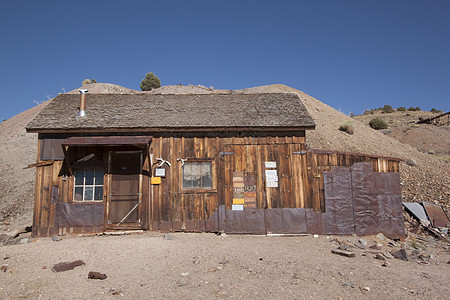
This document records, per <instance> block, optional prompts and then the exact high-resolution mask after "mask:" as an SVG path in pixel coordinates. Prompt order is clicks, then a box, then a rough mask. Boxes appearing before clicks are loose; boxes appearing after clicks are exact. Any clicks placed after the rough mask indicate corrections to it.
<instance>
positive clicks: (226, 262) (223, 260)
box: [219, 259, 261, 265]
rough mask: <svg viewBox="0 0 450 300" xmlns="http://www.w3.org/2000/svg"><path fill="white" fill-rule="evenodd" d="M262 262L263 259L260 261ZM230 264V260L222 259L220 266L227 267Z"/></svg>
mask: <svg viewBox="0 0 450 300" xmlns="http://www.w3.org/2000/svg"><path fill="white" fill-rule="evenodd" d="M260 260H261V259H260ZM229 263H230V262H229V261H228V259H222V260H221V261H219V264H220V265H226V264H229Z"/></svg>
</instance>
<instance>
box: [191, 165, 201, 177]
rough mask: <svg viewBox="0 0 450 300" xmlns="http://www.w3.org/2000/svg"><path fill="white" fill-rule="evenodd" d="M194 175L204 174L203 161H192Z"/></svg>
mask: <svg viewBox="0 0 450 300" xmlns="http://www.w3.org/2000/svg"><path fill="white" fill-rule="evenodd" d="M192 175H196V176H200V175H202V163H201V162H193V163H192Z"/></svg>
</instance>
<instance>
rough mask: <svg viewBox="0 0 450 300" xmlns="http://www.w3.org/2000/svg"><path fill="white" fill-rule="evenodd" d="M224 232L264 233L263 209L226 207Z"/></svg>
mask: <svg viewBox="0 0 450 300" xmlns="http://www.w3.org/2000/svg"><path fill="white" fill-rule="evenodd" d="M225 218H226V220H225V226H226V227H225V232H227V233H248V234H265V233H266V231H265V224H264V210H263V209H254V210H242V211H233V210H230V209H227V210H226V212H225Z"/></svg>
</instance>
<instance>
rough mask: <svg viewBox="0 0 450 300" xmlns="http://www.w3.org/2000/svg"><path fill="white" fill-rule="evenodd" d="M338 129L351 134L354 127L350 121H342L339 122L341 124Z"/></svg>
mask: <svg viewBox="0 0 450 300" xmlns="http://www.w3.org/2000/svg"><path fill="white" fill-rule="evenodd" d="M339 130H340V131H344V132H347V133H348V134H353V132H354V127H353V122H352V121H344V122H342V123H341V126H339Z"/></svg>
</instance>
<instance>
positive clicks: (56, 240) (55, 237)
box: [52, 235, 62, 242]
mask: <svg viewBox="0 0 450 300" xmlns="http://www.w3.org/2000/svg"><path fill="white" fill-rule="evenodd" d="M60 240H62V238H61V237H60V236H57V235H54V236H52V241H54V242H59V241H60Z"/></svg>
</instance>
